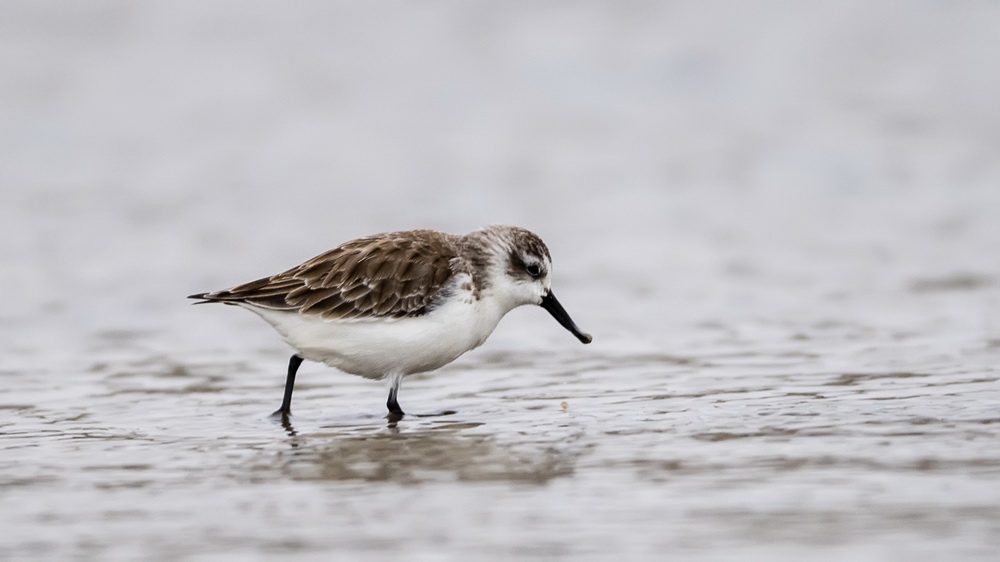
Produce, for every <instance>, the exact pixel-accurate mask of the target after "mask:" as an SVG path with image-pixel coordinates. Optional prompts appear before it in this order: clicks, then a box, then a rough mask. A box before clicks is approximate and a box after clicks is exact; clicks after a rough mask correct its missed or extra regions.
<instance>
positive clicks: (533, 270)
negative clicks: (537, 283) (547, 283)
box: [524, 263, 542, 277]
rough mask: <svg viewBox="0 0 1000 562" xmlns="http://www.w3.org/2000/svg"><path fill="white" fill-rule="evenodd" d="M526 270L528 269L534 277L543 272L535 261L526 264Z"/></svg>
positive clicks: (529, 273)
mask: <svg viewBox="0 0 1000 562" xmlns="http://www.w3.org/2000/svg"><path fill="white" fill-rule="evenodd" d="M524 270H525V271H527V272H528V275H530V276H532V277H538V276H539V275H541V274H542V268H540V267H538V264H537V263H533V264H529V265H527V266H525V268H524Z"/></svg>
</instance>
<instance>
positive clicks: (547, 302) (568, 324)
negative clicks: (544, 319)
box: [539, 291, 594, 343]
mask: <svg viewBox="0 0 1000 562" xmlns="http://www.w3.org/2000/svg"><path fill="white" fill-rule="evenodd" d="M539 306H541V307H542V308H544V309H545V310H548V311H549V314H551V315H552V317H553V318H555V319H556V322H559V323H560V324H562V327H563V328H566V329H567V330H569V331H570V332H572V333H573V335H574V336H576V339H578V340H580V341H581V342H582V343H590V342H592V341H594V338H592V337H591V336H590V334H585V333H583V332H581V331H580V328H577V327H576V324H574V323H573V319H572V318H570V317H569V314H568V313H567V312H566V309H565V308H563V307H562V305H561V304H559V301H557V300H556V296H555V295H554V294H552V291H549V292H548V294H547V295H545V296H544V297H542V302H541V303H539Z"/></svg>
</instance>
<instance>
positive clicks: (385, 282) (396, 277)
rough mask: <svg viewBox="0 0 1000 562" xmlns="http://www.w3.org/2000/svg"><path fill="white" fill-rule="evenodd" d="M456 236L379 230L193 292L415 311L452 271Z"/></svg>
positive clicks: (309, 309) (316, 309) (338, 310)
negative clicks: (235, 282)
mask: <svg viewBox="0 0 1000 562" xmlns="http://www.w3.org/2000/svg"><path fill="white" fill-rule="evenodd" d="M452 238H453V237H452V236H451V235H448V234H444V233H441V232H436V231H432V230H412V231H406V232H390V233H386V234H376V235H374V236H368V237H366V238H359V239H357V240H352V241H350V242H347V243H345V244H343V245H341V246H339V247H337V248H335V249H333V250H330V251H329V252H326V253H324V254H321V255H319V256H316V257H315V258H313V259H311V260H309V261H307V262H305V263H303V264H302V265H300V266H298V267H295V268H292V269H290V270H288V271H286V272H284V273H279V274H278V275H274V276H271V277H267V278H265V279H259V280H257V281H252V282H250V283H246V284H243V285H239V286H237V287H233V288H232V289H227V290H224V291H216V292H214V293H206V294H200V295H192V296H191V297H192V298H201V299H205V300H207V301H217V302H226V303H232V304H236V303H241V302H242V303H249V304H254V305H257V306H261V307H266V308H272V309H277V310H296V311H299V312H301V313H304V314H316V315H318V316H322V317H323V318H331V319H333V318H342V319H350V318H368V317H397V318H398V317H403V316H417V315H420V314H423V313H424V312H426V311H427V308H428V307H429V306H431V305H432V304H433V303H434V299H435V297H436V296H437V295H438V293H440V292H441V289H442V288H443V287H444V286H445V285H446V284H447V282H448V280H449V279H451V277H452V275H453V271H452V269H451V261H452V259H453V258H454V257H455V256H456V252H457V250H456V244H455V242H454V241H453V240H452Z"/></svg>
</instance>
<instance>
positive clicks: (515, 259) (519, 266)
mask: <svg viewBox="0 0 1000 562" xmlns="http://www.w3.org/2000/svg"><path fill="white" fill-rule="evenodd" d="M506 262H507V263H506V264H504V272H503V273H504V274H503V275H502V276H501V278H502V281H499V283H498V284H502V285H503V287H502V288H500V287H498V289H499V290H500V291H502V292H503V293H505V294H506V295H507V296H508V298H509V299H510V300H511V301H512V303H511V304H513V306H521V305H524V304H539V303H541V302H542V297H544V296H545V295H547V294H548V293H549V289H550V288H551V286H552V282H551V279H550V273H551V271H552V263H551V262H549V260H548V259H547V258H546V257H545V256H538V255H534V254H531V253H527V252H524V251H522V250H513V251H512V252H511V253H510V254H509V255H508V256H507V259H506Z"/></svg>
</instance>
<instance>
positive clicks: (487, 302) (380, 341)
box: [243, 291, 509, 379]
mask: <svg viewBox="0 0 1000 562" xmlns="http://www.w3.org/2000/svg"><path fill="white" fill-rule="evenodd" d="M243 306H244V308H248V309H250V310H252V311H253V312H255V313H257V314H258V315H260V316H261V318H263V319H264V320H266V321H267V322H269V323H270V324H271V325H272V326H274V328H275V329H276V330H277V331H278V333H280V334H281V336H282V338H283V339H284V340H285V342H287V343H288V344H289V345H291V346H292V347H294V348H295V349H296V350H298V352H299V354H300V355H301V356H302V357H303V358H305V359H309V360H311V361H320V362H323V363H326V364H327V365H330V366H332V367H336V368H338V369H340V370H342V371H345V372H348V373H352V374H355V375H361V376H363V377H367V378H371V379H382V378H385V377H387V376H404V375H411V374H414V373H422V372H425V371H431V370H434V369H437V368H438V367H441V366H443V365H446V364H448V363H450V362H452V361H454V360H455V359H457V358H458V357H459V356H460V355H462V354H463V353H465V352H466V351H469V350H470V349H474V348H476V347H479V346H480V345H482V343H483V342H484V341H486V338H488V337H489V335H490V334H492V333H493V330H494V329H495V328H496V327H497V324H498V323H499V322H500V319H501V318H503V316H504V314H506V313H507V312H508V310H509V309H507V308H505V307H504V306H502V305H501V304H500V303H499V302H498V301H497V300H496V299H492V298H489V297H484V298H481V299H479V300H475V299H473V298H472V295H471V293H469V292H467V291H465V292H463V291H459V292H456V293H454V294H453V296H452V298H450V299H448V300H447V301H445V302H444V303H443V304H442V305H441V306H439V307H437V308H435V309H434V310H432V311H431V312H429V313H427V314H425V315H423V316H417V317H412V318H392V319H387V318H380V319H354V320H326V319H323V318H321V317H319V316H315V315H304V314H299V313H297V312H286V311H278V310H270V309H265V308H259V307H255V306H252V305H243Z"/></svg>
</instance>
